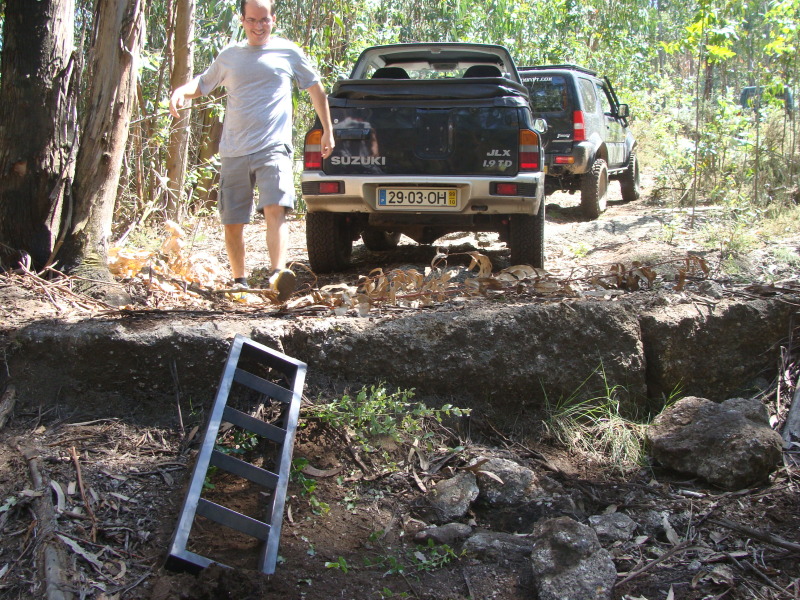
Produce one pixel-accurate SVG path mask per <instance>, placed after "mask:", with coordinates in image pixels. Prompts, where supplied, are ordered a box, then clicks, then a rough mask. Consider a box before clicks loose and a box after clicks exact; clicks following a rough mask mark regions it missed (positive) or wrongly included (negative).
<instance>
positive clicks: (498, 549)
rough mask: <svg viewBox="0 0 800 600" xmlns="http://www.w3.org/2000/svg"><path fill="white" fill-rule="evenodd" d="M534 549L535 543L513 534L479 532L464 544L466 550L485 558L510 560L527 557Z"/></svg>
mask: <svg viewBox="0 0 800 600" xmlns="http://www.w3.org/2000/svg"><path fill="white" fill-rule="evenodd" d="M532 548H533V541H532V540H531V539H530V538H528V537H520V536H516V535H513V534H511V533H499V532H496V531H479V532H478V533H476V534H475V535H472V536H470V537H469V539H468V540H467V541H466V542H464V550H465V551H466V552H467V553H469V554H475V555H477V556H480V557H483V558H508V557H512V556H520V555H522V556H527V555H528V554H530V552H531V549H532Z"/></svg>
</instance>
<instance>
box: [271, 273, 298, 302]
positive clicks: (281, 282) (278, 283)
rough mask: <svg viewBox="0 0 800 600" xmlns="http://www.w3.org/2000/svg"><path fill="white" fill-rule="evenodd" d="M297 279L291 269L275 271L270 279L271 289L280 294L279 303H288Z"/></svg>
mask: <svg viewBox="0 0 800 600" xmlns="http://www.w3.org/2000/svg"><path fill="white" fill-rule="evenodd" d="M296 282H297V277H296V276H295V274H294V272H293V271H291V270H289V269H275V271H273V272H272V275H271V276H270V278H269V289H271V290H273V291H274V292H275V293H277V294H278V302H286V301H287V300H288V299H289V298H291V296H292V292H294V287H295V284H296Z"/></svg>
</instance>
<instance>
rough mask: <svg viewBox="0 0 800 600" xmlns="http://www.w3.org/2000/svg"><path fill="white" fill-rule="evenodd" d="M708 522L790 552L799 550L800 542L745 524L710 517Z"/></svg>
mask: <svg viewBox="0 0 800 600" xmlns="http://www.w3.org/2000/svg"><path fill="white" fill-rule="evenodd" d="M710 522H711V523H715V524H716V525H720V526H722V527H725V528H727V529H732V530H733V531H738V532H739V533H743V534H745V535H748V536H750V537H751V538H754V539H756V540H759V541H762V542H766V543H767V544H772V545H773V546H778V547H779V548H784V549H786V550H791V551H792V552H800V544H795V543H794V542H789V541H786V540H784V539H783V538H780V537H778V536H777V535H773V534H771V533H768V532H766V531H762V530H760V529H753V528H752V527H747V526H746V525H739V524H738V523H734V522H733V521H728V520H727V519H711V520H710Z"/></svg>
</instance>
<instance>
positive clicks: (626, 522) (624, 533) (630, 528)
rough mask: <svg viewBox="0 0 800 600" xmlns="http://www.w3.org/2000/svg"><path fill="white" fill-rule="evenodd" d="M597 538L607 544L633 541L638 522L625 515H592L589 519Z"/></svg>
mask: <svg viewBox="0 0 800 600" xmlns="http://www.w3.org/2000/svg"><path fill="white" fill-rule="evenodd" d="M589 525H591V526H592V529H594V531H595V533H596V534H597V538H598V539H599V540H600V541H601V542H603V543H606V544H613V543H614V542H624V541H626V540H629V539H631V537H632V536H633V532H634V530H635V529H636V522H635V521H634V520H633V519H631V518H630V517H629V516H628V515H626V514H624V513H619V512H615V513H611V514H608V515H592V516H591V517H589Z"/></svg>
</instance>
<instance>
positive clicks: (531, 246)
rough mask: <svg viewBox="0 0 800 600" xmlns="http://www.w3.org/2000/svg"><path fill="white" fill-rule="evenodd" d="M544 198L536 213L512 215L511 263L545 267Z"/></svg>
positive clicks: (539, 267) (510, 236)
mask: <svg viewBox="0 0 800 600" xmlns="http://www.w3.org/2000/svg"><path fill="white" fill-rule="evenodd" d="M544 221H545V218H544V198H542V202H541V204H539V212H537V213H536V214H535V215H512V216H511V231H510V235H509V246H510V247H511V264H514V265H531V266H532V267H536V268H537V269H543V268H544Z"/></svg>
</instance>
